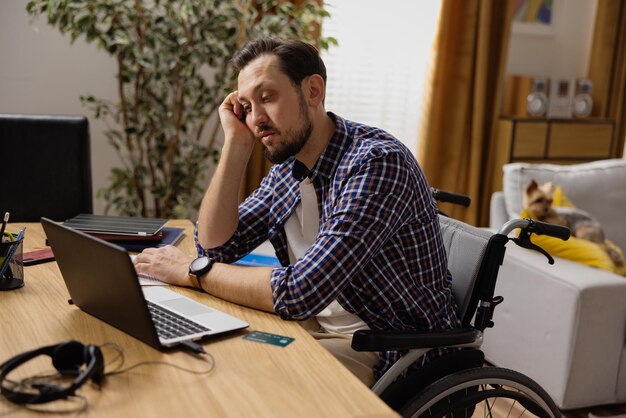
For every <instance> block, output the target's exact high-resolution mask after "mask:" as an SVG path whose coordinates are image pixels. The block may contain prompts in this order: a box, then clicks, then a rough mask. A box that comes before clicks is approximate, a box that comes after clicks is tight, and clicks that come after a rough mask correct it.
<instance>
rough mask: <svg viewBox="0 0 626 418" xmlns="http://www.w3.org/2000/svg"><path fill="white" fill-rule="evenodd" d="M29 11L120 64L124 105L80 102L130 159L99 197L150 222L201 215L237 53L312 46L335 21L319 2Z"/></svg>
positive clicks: (86, 2) (127, 0) (40, 2)
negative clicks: (266, 38) (267, 43)
mask: <svg viewBox="0 0 626 418" xmlns="http://www.w3.org/2000/svg"><path fill="white" fill-rule="evenodd" d="M26 10H27V12H28V14H29V15H31V16H32V17H35V16H39V15H45V16H46V17H47V21H48V23H49V24H50V25H52V26H53V27H56V28H57V29H59V30H60V31H61V33H64V34H69V35H70V37H71V41H72V42H73V41H74V40H76V39H77V38H79V37H84V38H85V39H86V41H87V42H89V43H92V42H93V43H96V45H97V46H98V47H99V48H101V49H103V50H105V51H106V52H107V53H108V54H110V55H111V56H112V57H114V59H115V61H116V63H117V92H118V101H116V102H114V101H109V100H104V99H100V98H97V97H94V96H93V95H90V94H86V95H84V96H81V98H80V99H81V102H82V104H83V105H84V106H86V107H87V108H88V109H90V110H91V111H92V112H93V114H94V116H95V118H96V119H103V120H104V121H105V122H106V126H107V129H106V131H105V135H106V137H107V138H108V140H109V142H110V143H111V145H112V146H113V147H114V148H115V150H116V151H117V153H118V155H119V158H120V161H121V166H120V167H116V168H113V169H112V171H111V175H110V177H109V184H108V185H107V186H106V187H104V188H103V189H101V190H99V191H98V197H101V198H104V199H105V201H106V210H107V211H108V210H110V209H114V210H115V211H116V212H117V213H119V214H122V215H130V216H144V217H145V216H156V217H187V216H188V215H189V213H190V211H191V210H193V209H194V208H197V207H198V205H199V202H200V200H201V198H202V192H203V190H204V187H203V184H204V181H203V180H205V179H204V175H205V173H206V172H207V169H208V167H209V166H210V164H212V163H215V162H216V161H217V158H218V150H217V148H216V140H217V138H218V136H219V134H220V126H219V119H218V118H217V108H218V106H219V104H220V103H221V101H222V100H223V98H224V96H225V94H226V92H227V91H230V90H231V89H232V88H233V85H234V80H235V78H234V74H233V71H232V69H231V67H230V65H229V59H230V57H231V56H232V55H233V53H234V52H235V51H236V49H237V48H238V47H239V46H241V44H243V42H245V41H246V40H248V39H252V38H254V37H258V36H260V35H274V36H282V37H298V38H301V39H305V40H311V39H312V34H313V33H314V30H315V28H316V27H317V28H319V26H318V25H319V24H320V23H321V20H322V19H323V18H324V17H325V16H328V13H327V12H326V11H325V10H324V9H323V7H321V6H320V5H319V4H318V3H317V2H307V1H300V2H298V4H297V5H296V4H294V3H292V2H289V1H280V0H269V1H261V0H56V1H49V0H30V1H29V2H28V4H27V7H26ZM320 41H321V42H320V45H322V47H328V42H329V40H324V39H322V40H320ZM330 41H331V42H334V40H332V39H330Z"/></svg>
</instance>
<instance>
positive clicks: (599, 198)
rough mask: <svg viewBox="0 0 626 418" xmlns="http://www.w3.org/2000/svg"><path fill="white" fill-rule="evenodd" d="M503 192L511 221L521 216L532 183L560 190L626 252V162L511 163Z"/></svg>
mask: <svg viewBox="0 0 626 418" xmlns="http://www.w3.org/2000/svg"><path fill="white" fill-rule="evenodd" d="M503 170H504V177H503V190H504V200H505V205H506V210H507V214H508V216H509V218H510V219H512V218H517V217H518V216H519V214H520V213H521V212H522V209H523V207H522V198H523V193H524V190H525V189H526V186H527V185H528V183H530V181H531V180H533V179H534V180H536V181H537V182H538V183H539V184H543V183H545V182H547V181H552V182H553V183H554V184H555V186H561V187H562V188H563V191H564V193H565V194H566V195H567V197H568V198H569V199H570V200H571V201H572V203H573V204H574V205H575V206H576V207H578V208H581V209H583V210H585V211H587V212H589V213H590V214H592V215H593V216H594V217H595V218H597V219H598V221H600V223H601V224H602V227H603V229H604V231H605V234H606V236H607V238H608V239H610V240H611V241H613V242H614V243H615V244H617V245H618V246H619V247H621V248H622V249H626V215H624V214H625V213H626V159H612V160H601V161H594V162H591V163H584V164H573V165H556V164H529V163H511V164H506V165H504V167H503Z"/></svg>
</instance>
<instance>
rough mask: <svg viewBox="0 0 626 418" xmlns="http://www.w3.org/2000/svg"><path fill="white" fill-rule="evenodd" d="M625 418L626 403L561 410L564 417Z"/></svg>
mask: <svg viewBox="0 0 626 418" xmlns="http://www.w3.org/2000/svg"><path fill="white" fill-rule="evenodd" d="M618 416H619V417H622V418H626V403H623V404H620V405H607V406H597V407H594V408H584V409H572V410H569V411H563V417H564V418H596V417H618Z"/></svg>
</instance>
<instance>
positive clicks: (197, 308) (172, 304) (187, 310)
mask: <svg viewBox="0 0 626 418" xmlns="http://www.w3.org/2000/svg"><path fill="white" fill-rule="evenodd" d="M159 304H160V305H163V306H165V307H166V308H170V309H172V310H174V311H177V312H180V313H182V314H183V315H189V316H194V315H201V314H206V313H211V312H213V310H212V309H211V308H209V307H207V306H204V305H202V304H200V303H195V302H193V301H191V300H189V299H170V300H164V301H161V302H159Z"/></svg>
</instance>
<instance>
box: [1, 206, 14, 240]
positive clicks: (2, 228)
mask: <svg viewBox="0 0 626 418" xmlns="http://www.w3.org/2000/svg"><path fill="white" fill-rule="evenodd" d="M9 216H11V214H10V213H9V212H4V218H2V226H0V241H1V240H2V237H3V236H4V229H5V228H6V227H7V223H8V222H9Z"/></svg>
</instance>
